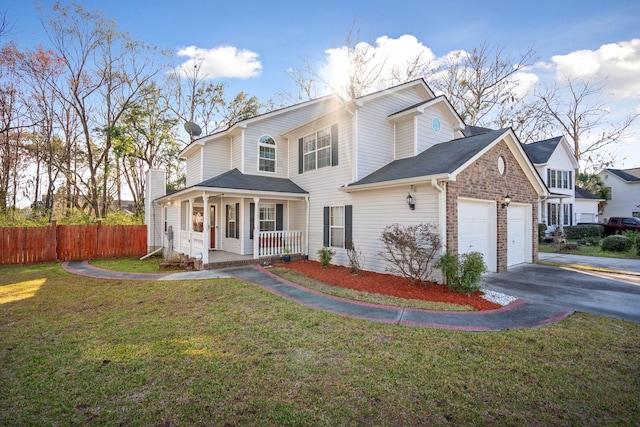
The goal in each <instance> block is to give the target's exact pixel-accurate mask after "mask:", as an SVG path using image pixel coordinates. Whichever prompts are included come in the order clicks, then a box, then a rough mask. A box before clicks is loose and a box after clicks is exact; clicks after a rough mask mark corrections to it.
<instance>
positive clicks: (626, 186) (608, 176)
mask: <svg viewBox="0 0 640 427" xmlns="http://www.w3.org/2000/svg"><path fill="white" fill-rule="evenodd" d="M599 175H600V178H602V182H604V184H605V185H606V186H607V187H609V198H610V200H608V201H607V203H606V205H605V206H604V211H603V217H604V218H610V217H612V216H622V217H625V216H633V217H636V218H640V168H631V169H611V168H610V169H605V170H603V171H602V172H600V174H599Z"/></svg>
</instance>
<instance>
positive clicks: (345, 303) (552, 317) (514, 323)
mask: <svg viewBox="0 0 640 427" xmlns="http://www.w3.org/2000/svg"><path fill="white" fill-rule="evenodd" d="M62 268H64V269H65V270H66V271H68V272H70V273H73V274H78V275H82V276H88V277H95V278H100V279H116V280H117V279H122V280H190V279H191V280H192V279H208V278H222V277H232V278H237V279H240V280H243V281H246V282H249V283H253V284H255V285H257V286H260V287H261V288H263V289H266V290H268V291H270V292H273V293H275V294H277V295H280V296H282V297H284V298H287V299H289V300H291V301H295V302H297V303H299V304H302V305H305V306H308V307H313V308H315V309H318V310H324V311H329V312H332V313H337V314H341V315H344V316H349V317H353V318H358V319H366V320H371V321H376V322H383V323H390V324H398V325H405V326H417V327H425V328H439V329H457V330H464V331H501V330H504V329H521V328H532V327H536V326H541V325H546V324H549V323H554V322H559V321H561V320H563V319H566V318H567V317H568V316H569V315H571V314H572V313H573V311H572V310H569V309H566V308H561V307H557V306H553V305H549V304H542V303H534V302H530V301H525V300H521V299H520V300H517V301H515V302H513V303H511V304H509V305H508V306H506V307H502V308H499V309H496V310H488V311H471V312H450V311H431V310H418V309H412V308H405V307H393V306H382V305H376V304H368V303H363V302H358V301H351V300H347V299H344V298H338V297H334V296H331V295H327V294H323V293H321V292H317V291H314V290H311V289H308V288H305V287H303V286H300V285H297V284H295V283H292V282H289V281H287V280H284V279H282V278H280V277H278V276H275V275H274V274H272V273H270V272H269V271H267V270H265V269H264V268H262V267H259V266H243V267H234V268H226V269H223V270H205V271H197V272H187V273H167V274H153V273H125V272H118V271H111V270H105V269H101V268H98V267H94V266H92V265H90V264H89V263H88V262H87V261H73V262H64V263H63V264H62Z"/></svg>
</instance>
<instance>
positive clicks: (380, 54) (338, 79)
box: [320, 35, 435, 90]
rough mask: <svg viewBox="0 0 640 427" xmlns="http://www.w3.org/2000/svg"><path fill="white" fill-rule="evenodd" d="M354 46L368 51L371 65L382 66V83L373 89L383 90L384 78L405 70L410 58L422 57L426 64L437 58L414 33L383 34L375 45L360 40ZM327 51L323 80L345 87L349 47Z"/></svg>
mask: <svg viewBox="0 0 640 427" xmlns="http://www.w3.org/2000/svg"><path fill="white" fill-rule="evenodd" d="M355 48H356V50H358V51H359V52H364V53H366V55H365V56H366V57H367V58H370V57H374V59H373V60H372V63H371V64H370V66H371V68H373V67H380V66H381V67H382V73H381V75H380V77H381V78H380V79H379V80H380V84H381V86H380V87H375V88H371V89H372V90H376V89H381V88H382V85H384V81H385V80H387V79H390V78H391V76H392V71H393V70H394V69H401V70H402V69H406V68H407V64H408V61H410V60H412V59H414V58H417V57H420V60H421V62H422V63H425V64H426V63H429V62H430V61H433V60H434V59H435V55H434V54H433V52H432V51H431V49H429V48H428V47H426V46H424V45H423V44H422V43H420V42H419V41H418V39H417V38H416V37H415V36H412V35H403V36H400V37H399V38H397V39H393V38H390V37H387V36H381V37H378V38H377V39H376V41H375V45H374V46H372V45H370V44H368V43H367V42H360V43H358V44H357V45H356V46H355ZM325 53H326V54H327V58H326V60H327V62H326V63H325V64H324V65H323V66H322V68H321V71H320V74H321V75H322V76H323V79H325V80H326V81H328V82H329V83H330V85H331V86H332V87H334V88H340V87H344V86H346V83H347V79H348V76H349V73H348V70H349V60H348V49H347V47H346V46H341V47H338V48H333V49H327V50H326V51H325ZM367 71H369V70H367ZM365 72H366V71H365Z"/></svg>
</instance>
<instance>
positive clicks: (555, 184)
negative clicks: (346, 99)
mask: <svg viewBox="0 0 640 427" xmlns="http://www.w3.org/2000/svg"><path fill="white" fill-rule="evenodd" d="M571 181H572V173H571V172H570V171H559V170H554V169H550V170H549V183H548V184H549V188H567V189H571V188H573V183H572V182H571Z"/></svg>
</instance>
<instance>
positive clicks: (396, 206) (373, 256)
mask: <svg viewBox="0 0 640 427" xmlns="http://www.w3.org/2000/svg"><path fill="white" fill-rule="evenodd" d="M407 192H408V187H397V188H387V189H380V190H371V191H358V192H354V193H351V197H350V202H349V203H347V204H353V213H352V222H353V229H352V238H353V244H354V246H355V248H356V249H357V250H359V251H360V252H362V259H363V260H364V263H365V265H364V268H365V269H366V270H371V271H376V272H379V273H384V272H385V271H386V268H387V264H386V261H384V260H383V259H382V257H381V256H380V252H382V251H383V250H384V246H383V244H382V242H381V241H380V236H381V235H382V231H383V230H384V228H385V227H387V226H390V225H392V224H394V223H396V222H397V223H399V224H402V225H407V226H408V225H418V224H420V223H421V222H424V223H431V224H435V225H437V226H438V227H440V224H439V220H438V212H439V210H438V198H439V197H440V193H439V192H438V191H436V190H434V189H433V188H432V187H431V186H430V185H416V186H414V191H413V193H412V194H413V196H414V201H415V203H416V207H415V210H413V211H412V210H410V209H409V206H407V202H406V197H407ZM335 258H336V262H341V263H343V264H346V263H347V262H348V260H347V259H346V257H344V255H342V254H341V253H340V254H337V255H336V257H335Z"/></svg>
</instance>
